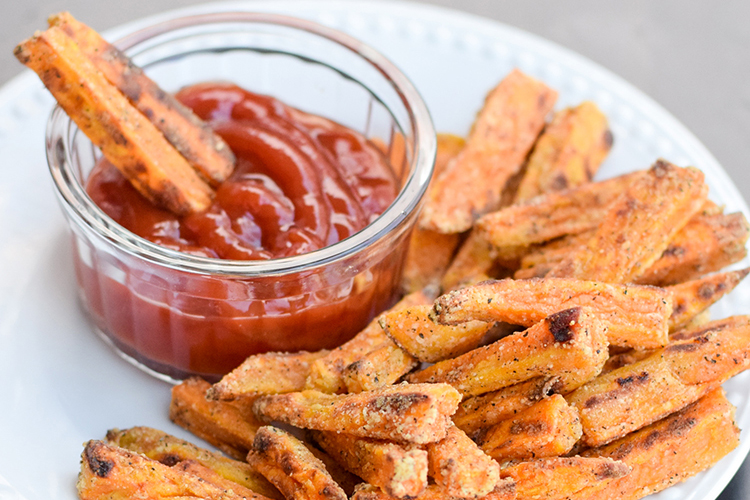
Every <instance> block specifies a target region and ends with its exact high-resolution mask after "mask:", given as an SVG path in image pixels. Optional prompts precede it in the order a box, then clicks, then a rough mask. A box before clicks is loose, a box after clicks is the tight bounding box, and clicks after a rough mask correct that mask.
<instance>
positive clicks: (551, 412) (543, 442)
mask: <svg viewBox="0 0 750 500" xmlns="http://www.w3.org/2000/svg"><path fill="white" fill-rule="evenodd" d="M581 432H582V431H581V422H580V419H579V418H578V410H577V409H576V408H574V407H571V406H570V405H569V404H568V403H567V401H565V398H563V397H562V396H560V395H559V394H554V395H552V396H549V397H547V398H544V399H542V400H541V401H539V402H538V403H535V404H533V405H532V406H530V407H528V408H526V409H525V410H523V411H521V412H520V413H519V414H518V415H516V416H514V417H513V418H511V419H509V420H504V421H502V422H500V423H498V424H495V425H493V426H492V427H487V428H484V429H481V430H480V431H479V432H478V433H477V434H476V437H475V438H474V439H475V440H476V441H477V444H478V445H479V447H480V448H482V450H484V451H485V453H487V454H488V455H490V456H491V457H492V458H494V459H495V460H497V461H499V462H501V463H502V462H507V461H512V460H528V459H531V458H545V457H557V456H560V455H564V454H566V453H567V452H569V451H570V450H571V449H572V448H573V445H575V444H576V442H577V441H578V440H579V439H580V437H581Z"/></svg>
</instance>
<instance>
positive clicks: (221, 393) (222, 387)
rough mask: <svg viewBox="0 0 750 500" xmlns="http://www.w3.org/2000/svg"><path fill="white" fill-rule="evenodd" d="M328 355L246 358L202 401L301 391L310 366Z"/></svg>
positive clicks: (310, 353)
mask: <svg viewBox="0 0 750 500" xmlns="http://www.w3.org/2000/svg"><path fill="white" fill-rule="evenodd" d="M328 352H329V351H326V350H322V351H316V352H305V351H302V352H295V353H280V352H271V353H265V354H256V355H254V356H250V357H249V358H247V359H246V360H245V361H244V362H243V363H242V364H241V365H240V366H238V367H237V368H235V369H234V370H232V371H231V372H229V373H228V374H226V375H224V377H223V378H222V379H221V380H220V381H219V382H217V383H215V384H214V385H212V386H211V387H210V388H209V389H208V391H207V392H206V397H207V398H208V399H212V400H222V401H231V400H233V399H236V398H239V397H243V396H244V397H247V396H257V395H259V394H283V393H285V392H295V391H301V390H302V389H304V387H305V380H307V377H308V376H309V375H310V364H311V363H312V362H313V361H315V360H316V359H319V358H322V357H324V356H326V355H328Z"/></svg>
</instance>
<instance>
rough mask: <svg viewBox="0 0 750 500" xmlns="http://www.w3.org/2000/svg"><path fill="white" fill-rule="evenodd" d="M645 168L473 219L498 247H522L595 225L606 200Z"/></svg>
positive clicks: (540, 197)
mask: <svg viewBox="0 0 750 500" xmlns="http://www.w3.org/2000/svg"><path fill="white" fill-rule="evenodd" d="M644 175H645V171H638V172H633V173H630V174H625V175H622V176H619V177H614V178H612V179H607V180H605V181H601V182H590V183H587V184H583V185H582V186H579V187H577V188H572V189H567V190H565V191H558V192H553V193H547V194H543V195H540V196H537V197H536V198H532V199H530V200H528V201H525V202H523V203H519V204H517V205H511V206H509V207H506V208H504V209H502V210H498V211H497V212H492V213H489V214H487V215H485V216H483V217H481V218H480V219H479V220H477V222H476V227H477V229H478V230H479V232H480V233H481V234H482V235H483V236H484V238H485V239H486V240H487V241H489V242H490V243H492V244H493V245H495V246H496V247H498V248H503V247H511V248H512V247H525V246H529V245H532V244H534V243H543V242H545V241H549V240H553V239H555V238H559V237H561V236H565V235H568V234H578V233H582V232H584V231H587V230H590V229H594V228H596V227H598V226H599V223H600V222H601V220H602V217H604V215H605V214H606V213H607V210H608V209H609V206H610V204H611V203H612V202H613V201H614V200H615V199H617V197H618V196H620V195H621V194H622V193H624V192H625V190H626V189H627V188H628V187H629V186H630V185H631V184H632V183H633V182H634V181H635V180H636V179H638V178H640V177H643V176H644Z"/></svg>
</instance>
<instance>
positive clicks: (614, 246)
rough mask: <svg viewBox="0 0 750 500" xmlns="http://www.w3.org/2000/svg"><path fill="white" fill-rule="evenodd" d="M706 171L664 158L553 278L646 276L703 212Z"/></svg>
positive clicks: (631, 188)
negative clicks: (684, 229)
mask: <svg viewBox="0 0 750 500" xmlns="http://www.w3.org/2000/svg"><path fill="white" fill-rule="evenodd" d="M707 193H708V187H707V186H706V184H705V182H704V181H703V173H702V172H701V171H699V170H697V169H693V168H679V167H675V166H674V165H672V164H670V163H667V162H666V161H664V160H659V161H657V162H656V164H655V165H654V166H653V167H651V169H649V170H648V172H647V173H646V175H644V176H642V177H641V178H639V179H637V180H636V181H634V182H633V183H632V184H631V185H630V186H629V188H628V189H627V190H626V191H625V193H624V194H623V195H622V196H621V197H620V198H618V199H617V200H616V201H615V202H613V203H612V205H611V206H610V207H609V210H608V211H607V214H606V215H605V216H604V218H603V219H602V221H601V224H600V225H599V227H598V229H597V231H596V232H595V233H594V236H592V237H591V239H590V240H589V241H588V243H586V244H585V245H583V246H581V247H580V248H579V249H578V250H576V251H575V252H573V253H572V254H571V255H570V256H568V257H566V258H564V259H563V260H562V261H561V262H560V263H558V264H557V265H556V266H555V267H554V268H553V269H552V270H551V271H550V272H549V273H548V274H547V276H549V277H561V278H579V279H587V280H598V281H604V282H607V283H627V282H630V281H632V280H633V279H635V278H637V277H638V276H640V275H642V274H643V273H644V271H646V270H647V269H648V268H649V267H650V266H651V265H652V264H653V263H654V262H655V261H656V260H657V259H658V258H659V257H660V256H661V255H662V252H664V250H666V248H667V246H668V245H669V242H670V241H671V240H672V239H673V237H674V235H675V234H676V233H677V232H678V231H679V230H680V229H682V227H683V226H685V224H687V222H688V221H689V220H690V218H691V217H692V216H693V215H694V214H695V213H696V212H698V210H700V208H701V207H702V206H703V203H704V201H705V200H706V195H707Z"/></svg>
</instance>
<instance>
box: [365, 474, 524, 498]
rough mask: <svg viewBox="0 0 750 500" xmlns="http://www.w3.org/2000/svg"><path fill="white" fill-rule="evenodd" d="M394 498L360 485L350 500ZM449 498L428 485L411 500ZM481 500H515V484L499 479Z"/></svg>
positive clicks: (369, 485) (433, 485) (440, 490)
mask: <svg viewBox="0 0 750 500" xmlns="http://www.w3.org/2000/svg"><path fill="white" fill-rule="evenodd" d="M394 498H395V497H392V496H390V495H388V494H387V493H386V492H384V491H383V490H381V489H380V488H378V487H377V486H373V485H371V484H367V483H362V484H360V485H359V486H358V487H357V490H356V491H355V492H354V496H353V497H352V498H351V500H393V499H394ZM450 498H451V497H450V495H448V494H447V492H446V491H445V488H443V487H442V486H438V485H437V484H430V485H428V486H427V488H425V490H424V491H423V492H422V494H421V495H419V496H417V497H414V498H413V499H412V500H446V499H450ZM519 498H520V497H519ZM482 500H516V487H515V483H514V482H513V480H512V479H511V478H506V479H501V480H500V481H499V483H498V486H497V487H496V488H495V489H494V490H493V491H492V492H490V493H489V494H487V495H485V496H483V497H482Z"/></svg>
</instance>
